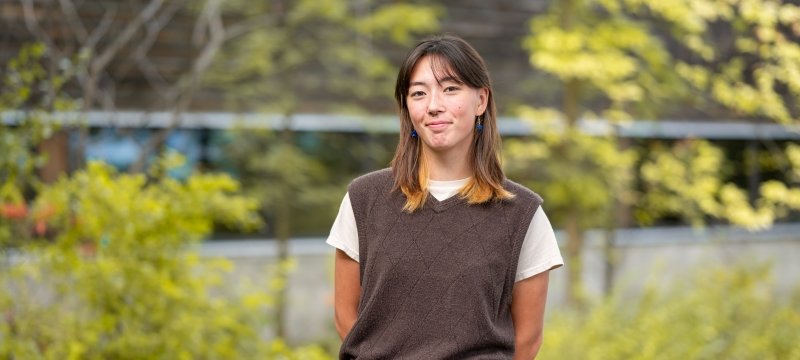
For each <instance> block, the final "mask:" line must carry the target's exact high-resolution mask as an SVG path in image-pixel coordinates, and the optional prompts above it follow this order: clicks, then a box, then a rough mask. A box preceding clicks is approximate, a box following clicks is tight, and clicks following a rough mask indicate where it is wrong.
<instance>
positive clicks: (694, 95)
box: [508, 0, 800, 303]
mask: <svg viewBox="0 0 800 360" xmlns="http://www.w3.org/2000/svg"><path fill="white" fill-rule="evenodd" d="M796 18H797V6H795V5H791V4H783V3H781V2H777V1H729V2H719V1H711V0H709V1H676V2H669V4H667V3H664V2H659V1H641V0H619V1H617V0H593V1H573V0H568V1H560V2H557V3H553V4H552V5H551V7H550V9H549V11H548V12H547V13H546V14H544V15H542V16H538V17H536V18H534V19H532V21H531V30H530V31H531V33H530V35H529V36H528V37H527V38H526V39H525V40H524V44H523V46H524V47H525V48H526V49H527V50H528V51H529V52H530V54H531V57H530V62H531V64H532V65H533V66H534V67H535V68H537V69H539V70H541V71H543V72H545V73H547V74H550V75H551V76H553V77H554V78H555V79H556V80H557V81H558V82H559V83H560V84H561V85H562V89H563V90H562V97H563V101H562V105H561V107H560V108H559V109H535V108H525V109H523V110H521V115H522V117H527V118H531V119H532V121H534V131H536V132H540V133H541V134H542V136H541V137H540V138H539V139H527V140H522V141H517V142H510V144H509V146H508V150H509V151H508V154H509V155H508V158H509V160H510V162H509V168H510V170H511V171H512V173H513V172H517V173H526V174H531V175H530V177H533V178H536V179H537V181H536V182H533V187H534V188H535V189H539V191H541V192H543V193H544V194H545V196H546V197H547V198H548V199H549V200H550V201H549V202H548V205H547V206H548V207H550V208H555V209H557V210H559V211H560V212H561V213H562V214H563V215H562V216H563V217H564V218H563V219H560V222H561V223H563V224H564V228H565V230H566V234H567V245H566V257H567V262H569V267H570V271H569V275H568V277H569V280H568V281H569V285H568V289H569V291H570V295H569V296H568V299H569V301H570V302H571V303H576V302H581V299H582V298H583V295H582V294H583V290H582V285H581V271H582V267H581V259H580V254H581V249H582V247H583V234H584V232H585V230H586V229H587V228H588V227H605V228H607V229H611V228H613V227H614V226H615V224H616V222H615V220H614V215H613V214H614V212H615V211H614V209H615V207H616V206H617V204H620V203H630V202H631V201H632V200H634V196H633V195H635V194H633V193H631V192H630V191H626V189H631V185H632V184H631V180H632V179H634V178H635V176H634V175H635V172H636V171H637V169H636V168H635V167H634V165H635V164H636V161H637V160H636V155H635V154H634V153H632V152H631V151H630V150H629V149H626V146H625V145H624V144H620V142H619V139H618V137H617V136H616V129H618V128H619V127H620V126H624V124H625V121H627V120H630V119H632V118H640V119H641V118H655V119H658V118H660V117H663V116H665V115H667V114H675V113H680V111H679V110H677V109H676V108H679V106H676V104H679V105H685V104H689V105H690V106H693V107H695V108H696V109H698V110H699V111H703V112H706V113H707V114H712V115H714V114H716V115H720V114H722V115H730V114H731V113H732V112H733V113H734V114H740V115H743V116H761V117H764V116H766V117H768V118H771V119H774V120H777V121H780V122H784V123H786V122H788V121H790V119H791V118H792V117H793V116H795V117H796V114H797V110H798V109H797V108H796V103H795V100H796V99H797V94H798V92H797V89H798V88H800V87H798V86H797V84H798V81H797V80H798V77H797V76H796V74H795V72H794V70H792V69H797V68H798V64H800V63H798V59H799V58H798V56H797V54H798V53H800V50H798V49H800V48H798V44H797V42H796V41H792V40H790V39H791V38H793V37H796V36H797V34H795V32H796V29H794V27H792V26H794V24H796V21H795V20H796ZM787 27H789V29H790V30H788V31H787V30H786V28H787ZM714 28H724V29H726V30H731V33H733V34H735V36H729V37H726V38H723V39H718V38H715V36H716V35H715V34H717V33H718V32H715V31H712V29H714ZM720 40H726V41H720ZM731 42H733V43H734V46H728V45H730V43H731ZM675 47H679V48H680V49H681V50H683V51H684V52H685V53H688V54H689V56H687V57H686V58H682V57H680V56H678V55H673V53H674V50H672V49H674V48H675ZM731 48H733V49H734V50H733V51H731V50H730V49H731ZM745 98H746V101H745ZM720 108H721V109H720ZM726 109H727V110H726ZM793 114H794V115H793ZM596 118H602V119H603V121H602V122H598V123H593V122H592V120H593V119H596ZM581 124H583V125H587V127H589V126H591V125H595V126H594V127H595V128H598V127H599V128H601V129H603V130H602V132H603V134H605V135H604V136H601V137H588V136H585V135H583V134H582V132H581V130H580V125H581ZM712 153H713V151H707V152H690V153H686V155H687V156H706V155H709V156H710V155H711V154H712ZM789 155H790V156H789V158H791V154H789ZM657 156H660V155H657ZM531 160H538V161H531ZM646 161H647V163H648V164H649V165H647V166H645V167H644V169H646V172H649V173H654V172H655V170H652V169H653V168H654V166H656V165H657V164H662V163H663V162H662V163H658V162H655V163H654V162H650V161H649V160H646ZM686 161H688V162H697V163H703V164H707V163H714V161H715V160H714V158H697V159H695V158H691V159H689V160H686ZM648 169H649V170H648ZM661 171H662V175H663V172H664V171H669V170H668V169H662V170H661ZM702 171H705V174H707V175H709V176H713V175H712V174H710V173H709V172H708V171H707V170H702ZM716 176H717V178H718V177H719V175H718V174H716ZM644 178H645V181H648V182H650V185H649V186H650V187H651V188H656V187H661V188H662V189H664V191H661V192H660V193H659V194H658V196H660V200H659V201H645V204H654V205H655V204H656V203H660V204H662V205H663V202H661V200H664V198H665V197H667V196H669V197H672V199H671V203H673V204H674V203H676V202H681V201H688V202H691V203H693V204H694V203H695V202H696V201H702V199H707V198H721V199H726V200H724V202H723V203H719V202H718V204H717V205H715V206H714V210H713V211H714V213H713V215H715V216H719V217H720V218H723V219H726V220H729V221H731V222H733V223H736V224H739V225H743V226H746V227H763V226H764V224H766V225H768V224H771V221H772V220H771V218H770V220H769V221H766V222H765V221H764V220H765V217H764V216H756V217H753V218H750V219H748V217H749V216H750V215H753V214H757V215H762V214H763V213H765V212H769V213H776V214H777V213H785V209H787V208H791V207H792V204H794V202H793V201H784V202H780V203H779V202H776V201H775V200H769V199H770V198H772V199H774V198H775V196H776V195H778V194H794V193H793V191H792V190H790V189H789V188H788V187H787V186H786V185H783V187H781V186H779V185H778V184H777V183H776V182H771V183H768V184H764V185H765V186H766V187H764V190H762V196H764V198H762V200H758V202H760V203H761V204H762V205H764V206H761V207H760V208H759V209H757V210H752V211H750V212H744V213H743V212H741V211H733V210H731V207H734V206H738V205H742V204H746V203H747V201H746V196H744V195H743V193H742V192H741V190H739V189H738V188H735V187H733V186H732V185H730V184H727V185H726V186H724V187H722V186H720V187H713V186H711V187H708V186H702V185H701V186H700V187H697V188H695V189H694V190H693V191H692V192H681V191H672V190H668V189H669V187H668V186H665V185H664V184H658V183H657V182H659V181H664V180H666V179H669V178H670V177H668V176H667V177H660V178H659V177H657V176H648V175H645V176H644ZM653 181H655V182H656V183H654V182H653ZM714 181H717V182H720V183H722V181H721V180H714ZM697 191H717V192H718V193H706V194H704V195H703V196H698V194H697ZM652 196H655V194H650V197H651V198H652ZM793 196H794V195H793ZM770 204H772V205H770ZM706 205H707V204H703V205H702V206H698V207H697V210H698V211H696V212H690V214H694V213H697V214H704V215H705V214H706V213H705V211H710V210H711V207H708V206H706ZM770 206H772V208H770ZM672 209H673V210H675V208H674V207H673V208H672ZM782 209H783V210H782ZM648 211H649V210H647V209H644V208H640V210H639V213H640V215H641V214H645V213H647V212H648ZM667 213H668V211H666V210H665V208H664V207H663V206H662V207H661V208H658V209H652V211H651V212H650V215H649V216H650V218H651V219H652V218H654V217H657V216H663V215H666V214H667ZM704 215H703V216H704ZM641 218H644V217H643V216H640V219H641ZM693 219H698V218H697V217H694V218H693ZM690 221H692V220H690ZM757 223H758V224H761V225H757ZM607 233H608V234H612V232H611V231H608V232H607ZM608 239H609V237H607V241H606V243H607V246H608V245H609V241H608ZM612 261H613V259H612ZM608 286H609V284H607V288H608Z"/></svg>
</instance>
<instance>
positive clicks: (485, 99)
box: [475, 88, 489, 116]
mask: <svg viewBox="0 0 800 360" xmlns="http://www.w3.org/2000/svg"><path fill="white" fill-rule="evenodd" d="M488 105H489V89H487V88H480V89H478V108H477V109H476V114H475V116H482V115H483V113H485V112H486V107H487V106H488Z"/></svg>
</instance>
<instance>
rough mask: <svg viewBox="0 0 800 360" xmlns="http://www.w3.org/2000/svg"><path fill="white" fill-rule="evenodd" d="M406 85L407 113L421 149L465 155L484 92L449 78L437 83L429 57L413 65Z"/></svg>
mask: <svg viewBox="0 0 800 360" xmlns="http://www.w3.org/2000/svg"><path fill="white" fill-rule="evenodd" d="M445 73H446V72H445ZM409 85H410V86H409V89H408V95H407V96H406V104H407V106H408V113H409V115H410V117H411V123H412V125H413V126H414V129H415V130H416V131H417V134H418V135H419V138H420V139H422V142H423V146H425V148H427V149H428V150H432V151H434V152H450V151H457V152H460V151H463V152H465V153H466V152H467V151H469V146H470V143H471V141H472V132H473V131H475V117H476V116H478V115H482V114H483V112H484V111H486V104H487V99H488V97H489V92H488V90H487V89H485V88H481V89H475V88H471V87H469V86H468V85H466V84H462V83H459V82H457V81H456V80H455V79H453V78H449V77H444V78H440V79H438V80H437V79H436V76H435V74H434V71H433V67H432V66H431V57H430V56H423V57H422V58H421V59H419V61H417V64H416V65H415V66H414V69H413V70H412V71H411V79H410V83H409Z"/></svg>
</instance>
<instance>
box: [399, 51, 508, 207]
mask: <svg viewBox="0 0 800 360" xmlns="http://www.w3.org/2000/svg"><path fill="white" fill-rule="evenodd" d="M425 56H429V57H430V59H431V70H432V71H433V73H434V76H435V77H436V79H437V80H440V79H444V78H448V77H449V78H452V79H453V80H454V81H456V82H459V83H462V84H465V85H467V86H469V87H472V88H475V89H482V88H483V89H486V90H487V99H486V100H487V106H486V110H485V111H484V113H483V114H482V115H480V116H478V117H476V121H480V122H481V123H482V124H483V130H482V131H473V135H472V144H471V146H470V150H469V152H470V153H469V159H470V162H471V164H470V166H471V167H472V177H471V178H470V181H469V182H468V183H467V184H466V185H464V187H463V188H461V190H460V191H459V196H461V197H462V198H464V199H466V200H467V202H468V203H469V204H482V203H486V202H489V201H493V200H494V201H499V200H506V199H511V198H513V197H514V194H512V193H511V192H509V191H508V190H506V189H505V188H504V187H503V180H505V174H504V173H503V170H502V167H501V157H500V150H501V140H500V133H499V131H498V129H497V114H496V109H495V104H494V97H493V95H492V85H491V80H490V78H489V70H488V69H487V67H486V63H485V62H484V61H483V59H482V58H481V56H480V55H479V54H478V52H477V51H476V50H475V49H474V48H473V47H472V46H471V45H469V44H468V43H467V42H466V41H464V40H463V39H461V38H459V37H456V36H453V35H439V36H434V37H430V38H427V39H425V40H423V41H421V42H420V43H419V44H417V46H415V47H414V48H413V49H412V50H411V51H410V52H409V53H408V54H407V55H406V58H405V60H404V61H403V63H402V65H401V67H400V71H399V72H398V74H397V83H396V85H395V100H396V101H397V105H398V108H399V113H400V114H399V115H400V139H399V141H398V142H397V149H396V150H395V153H394V158H393V159H392V163H391V167H392V174H393V176H394V188H395V189H396V190H397V189H399V190H400V191H401V192H402V193H403V194H404V195H405V196H406V203H405V205H404V206H403V210H404V211H407V212H414V211H416V210H418V209H420V208H422V206H423V205H424V204H425V201H426V200H427V198H428V175H429V169H428V167H427V164H426V162H425V154H424V150H423V146H422V143H421V141H422V140H421V139H420V138H419V137H412V136H411V131H412V130H413V129H414V127H413V125H412V123H411V116H410V114H409V112H408V104H407V103H406V97H407V96H408V90H409V87H410V82H411V73H412V72H413V70H414V66H416V64H417V63H418V62H419V60H420V59H422V58H423V57H425Z"/></svg>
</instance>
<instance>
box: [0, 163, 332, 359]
mask: <svg viewBox="0 0 800 360" xmlns="http://www.w3.org/2000/svg"><path fill="white" fill-rule="evenodd" d="M168 162H169V161H168ZM162 163H163V161H162ZM238 190H239V189H238V184H237V183H236V182H235V181H234V180H233V179H231V178H230V177H228V176H225V175H213V174H209V175H193V176H191V177H190V178H189V179H187V180H186V181H184V182H181V181H177V180H174V179H171V178H168V177H160V178H158V177H157V178H147V177H146V176H144V175H141V174H139V175H131V174H118V173H116V172H115V171H114V170H113V169H112V168H111V167H110V166H108V165H105V164H102V163H90V164H89V165H88V167H87V169H86V170H81V171H78V172H76V173H75V174H73V175H72V176H70V177H65V178H62V179H61V180H60V181H58V182H57V183H55V184H53V185H44V186H42V187H41V188H40V191H39V193H38V195H37V197H36V199H35V200H34V201H33V202H32V204H31V205H30V209H29V211H28V212H27V214H25V216H23V217H15V218H13V219H7V220H9V221H14V222H18V223H19V224H21V225H22V226H21V227H23V228H24V227H28V226H32V227H33V228H34V229H33V230H32V231H29V232H26V233H17V234H18V235H24V234H28V235H31V237H30V238H29V239H27V241H24V242H21V244H22V245H21V246H20V247H18V248H17V249H16V250H14V251H12V252H8V253H6V255H7V256H6V258H5V261H2V260H0V309H2V318H0V357H2V358H9V359H208V358H212V359H216V358H220V359H222V358H224V359H237V358H297V356H301V357H303V358H314V356H316V357H317V358H319V357H320V356H321V355H320V354H322V352H321V350H319V349H316V348H313V347H312V348H305V349H297V350H293V349H291V348H289V347H287V346H286V345H284V344H283V343H282V342H281V341H279V340H276V341H268V340H266V339H264V336H263V334H262V332H263V330H264V329H265V327H266V325H267V322H268V315H267V314H268V311H267V310H268V307H269V306H270V304H271V300H272V299H271V296H270V293H269V291H268V290H267V289H268V286H267V285H266V284H264V285H260V284H256V286H252V287H249V288H244V289H243V290H242V287H238V288H237V286H236V284H230V283H229V282H228V281H225V276H226V274H225V272H226V271H227V270H229V269H230V266H231V265H230V264H229V263H228V262H226V261H224V260H208V259H201V258H200V257H199V256H198V254H197V253H196V250H195V249H196V247H195V246H194V245H195V244H196V243H197V242H198V241H199V240H200V239H201V238H202V237H203V236H205V235H207V234H208V233H209V232H210V231H211V229H212V226H213V224H214V223H215V221H216V222H222V223H224V224H226V225H228V226H236V227H240V228H250V227H253V226H256V225H258V220H257V217H256V213H255V209H256V207H257V204H256V203H255V202H253V201H251V200H249V199H247V198H244V197H241V196H239V195H237V194H236V192H237V191H238ZM318 355H319V356H318Z"/></svg>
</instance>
